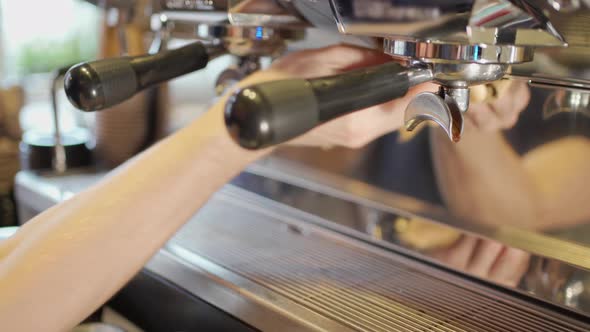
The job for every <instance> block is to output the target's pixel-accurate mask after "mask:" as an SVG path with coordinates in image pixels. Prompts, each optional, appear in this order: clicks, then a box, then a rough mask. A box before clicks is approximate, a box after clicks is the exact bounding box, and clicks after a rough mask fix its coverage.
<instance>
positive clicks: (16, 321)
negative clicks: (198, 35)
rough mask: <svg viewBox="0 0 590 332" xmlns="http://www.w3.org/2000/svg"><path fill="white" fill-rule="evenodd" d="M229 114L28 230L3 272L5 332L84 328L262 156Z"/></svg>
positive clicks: (0, 314)
mask: <svg viewBox="0 0 590 332" xmlns="http://www.w3.org/2000/svg"><path fill="white" fill-rule="evenodd" d="M220 107H221V106H218V107H217V108H215V109H213V110H211V111H210V112H209V113H207V114H206V115H204V116H203V117H204V118H202V119H199V120H198V121H197V122H195V123H193V124H192V125H190V126H189V127H187V128H185V129H183V130H182V131H180V132H179V133H177V134H175V135H174V136H172V137H170V138H168V139H166V140H164V141H162V142H161V143H159V144H158V145H156V146H154V147H153V148H151V149H150V150H148V151H146V152H145V153H143V154H142V155H140V156H139V157H137V158H135V159H134V160H131V161H130V162H128V163H126V164H125V165H123V166H122V167H120V168H119V169H118V170H116V171H115V172H114V173H113V174H112V175H111V176H109V177H108V178H107V179H105V180H104V181H102V182H101V183H100V184H98V185H96V186H94V187H93V188H91V189H89V190H88V191H86V192H84V193H81V194H80V195H77V196H76V197H74V198H72V199H71V200H70V201H67V202H66V203H65V204H61V205H59V206H56V207H54V208H53V209H51V210H49V211H47V213H44V214H41V215H40V216H39V217H37V218H35V219H34V220H32V221H31V222H30V223H28V224H27V225H26V226H24V227H23V229H22V230H21V232H19V233H18V234H17V239H18V245H17V246H16V247H14V248H12V250H11V251H10V254H9V255H7V256H6V257H5V259H4V261H3V262H2V264H1V265H0V294H2V296H1V298H0V321H1V322H2V324H3V328H5V329H6V330H10V331H38V330H41V329H42V330H44V331H59V330H61V329H63V328H64V327H70V326H73V325H75V324H76V323H77V322H78V321H79V320H81V319H83V318H84V317H85V316H86V315H87V314H89V313H91V312H92V311H93V310H94V309H95V308H96V307H98V306H99V305H100V304H102V303H103V302H104V301H106V300H107V299H108V298H109V297H110V296H111V295H112V294H113V293H114V292H116V290H117V289H119V288H120V287H121V286H122V285H124V283H125V282H126V281H127V280H128V279H129V278H130V277H132V276H133V275H134V274H135V273H136V272H137V271H138V270H139V269H140V268H141V267H142V266H143V265H144V263H145V262H146V261H147V260H148V259H149V258H150V257H151V256H152V255H153V254H154V253H155V252H156V251H157V250H158V249H159V248H160V247H161V246H162V245H163V244H164V243H165V242H166V240H167V239H168V238H170V237H171V236H172V235H173V234H174V233H175V232H176V231H177V230H178V229H179V227H180V226H182V225H183V224H184V223H185V222H186V221H187V220H188V219H189V218H190V217H191V216H192V215H193V214H194V213H195V212H196V211H197V210H198V208H199V207H201V206H202V205H203V204H204V203H205V202H206V201H207V200H208V198H209V197H210V195H211V194H212V193H213V192H215V191H216V190H217V189H218V188H219V187H221V186H222V185H224V184H225V183H226V182H227V181H229V180H230V179H231V178H232V177H233V176H234V175H235V174H237V173H238V172H239V171H240V170H242V169H243V167H245V166H246V165H247V164H248V163H249V162H251V161H253V160H254V159H256V158H257V157H259V156H260V155H261V153H263V152H256V153H254V152H248V151H245V150H242V149H240V148H238V147H237V146H236V145H235V144H234V143H233V142H231V141H230V138H229V137H228V136H227V134H226V132H225V129H224V126H223V123H222V121H223V120H222V119H223V116H222V112H221V109H220ZM68 290H69V291H68ZM31 317H34V319H31ZM7 324H8V325H7ZM36 324H42V325H41V326H38V325H36Z"/></svg>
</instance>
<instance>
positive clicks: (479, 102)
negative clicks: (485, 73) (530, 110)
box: [466, 80, 530, 132]
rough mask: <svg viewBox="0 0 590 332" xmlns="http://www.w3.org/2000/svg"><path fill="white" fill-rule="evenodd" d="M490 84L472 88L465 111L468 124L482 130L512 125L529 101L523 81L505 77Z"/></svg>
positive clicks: (492, 130) (527, 90) (488, 130)
mask: <svg viewBox="0 0 590 332" xmlns="http://www.w3.org/2000/svg"><path fill="white" fill-rule="evenodd" d="M489 88H490V86H486V85H478V86H475V87H472V88H471V107H470V108H469V111H468V112H467V113H466V120H467V126H466V130H469V127H472V128H476V129H478V130H481V131H485V132H495V131H498V130H502V129H508V128H512V127H513V126H514V125H515V124H516V122H517V121H518V117H519V115H520V113H521V112H522V111H524V110H525V108H526V106H527V105H528V103H529V99H530V91H529V88H528V86H527V84H526V83H525V82H522V81H512V80H510V81H509V80H504V81H499V82H494V83H493V88H492V89H491V90H493V91H494V93H493V95H494V96H490V89H489Z"/></svg>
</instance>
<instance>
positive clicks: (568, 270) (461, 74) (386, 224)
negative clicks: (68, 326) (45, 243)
mask: <svg viewBox="0 0 590 332" xmlns="http://www.w3.org/2000/svg"><path fill="white" fill-rule="evenodd" d="M152 8H153V10H154V13H153V15H152V27H153V29H154V44H153V45H155V46H154V47H153V48H152V50H151V54H150V55H146V56H141V57H123V58H115V59H106V60H97V61H95V62H89V63H84V64H80V65H78V66H75V67H73V68H72V69H71V70H70V72H69V74H68V76H67V77H66V92H67V93H68V97H69V98H70V100H71V101H72V103H73V104H74V105H75V106H76V107H78V108H80V109H81V110H83V111H100V110H101V109H103V108H106V107H109V106H112V105H114V104H117V103H119V102H122V101H124V100H126V99H127V98H129V97H131V96H132V95H134V94H135V93H137V92H138V91H140V90H142V89H145V88H147V87H149V86H153V85H156V84H158V83H160V82H163V81H166V80H169V79H173V78H175V77H178V76H180V75H184V74H188V73H190V72H193V71H196V70H206V69H203V68H205V67H206V65H207V63H208V61H209V59H211V58H213V57H216V56H217V55H219V54H226V53H230V54H233V55H235V56H237V57H238V58H239V61H238V66H237V67H235V68H231V69H230V70H228V71H226V72H224V74H223V75H221V77H220V78H219V80H218V82H217V83H218V84H217V86H218V88H219V91H220V93H221V92H222V91H226V89H227V88H229V87H230V86H231V85H232V84H233V83H234V82H235V81H237V80H239V79H241V78H242V77H244V76H245V75H248V74H249V73H251V72H253V71H255V70H258V69H260V68H261V67H262V66H261V64H260V59H261V58H262V57H270V58H274V57H276V56H278V55H280V54H281V53H283V52H284V51H285V49H286V47H285V46H286V45H288V44H287V43H288V42H290V41H302V40H303V41H304V40H305V39H306V34H305V32H306V31H308V32H309V31H315V30H317V29H320V30H334V31H335V30H338V31H339V32H340V33H341V34H346V35H354V36H358V37H360V38H362V39H364V40H369V41H371V42H374V41H378V42H379V46H378V48H379V49H381V50H382V51H383V52H384V53H386V54H388V55H390V56H391V57H392V60H393V61H392V62H389V63H386V64H383V65H379V66H375V67H370V68H365V69H360V70H356V71H351V72H346V73H343V74H338V75H334V76H329V77H319V78H314V79H289V80H282V81H274V82H266V83H262V84H256V85H253V86H249V87H245V88H243V89H241V90H238V91H236V92H234V93H233V94H232V96H231V98H230V99H229V101H228V102H227V104H226V106H225V121H226V124H227V128H228V133H229V134H230V135H231V136H232V137H233V139H234V140H235V142H236V144H239V145H240V146H242V147H243V148H246V149H261V148H265V147H268V146H271V145H275V144H279V143H283V142H286V141H288V140H290V139H292V138H294V137H296V136H299V135H301V134H303V133H305V132H307V131H308V130H311V129H312V128H314V127H316V126H318V125H321V124H323V123H325V122H328V121H330V120H332V119H334V118H337V117H340V116H342V115H345V114H348V113H351V112H355V111H358V110H361V109H363V108H367V107H370V106H374V105H379V104H382V103H384V102H388V101H391V100H394V99H396V98H400V97H403V96H405V95H406V94H407V93H408V91H409V90H410V89H411V88H412V87H415V86H418V85H420V84H423V83H428V82H430V83H435V84H436V85H437V86H438V90H437V91H436V92H434V91H433V92H423V93H420V94H417V95H415V96H414V97H413V98H412V100H411V101H410V102H409V104H408V105H407V108H406V109H405V114H404V116H405V126H406V128H405V129H406V130H407V131H418V130H424V128H427V130H428V131H429V132H431V133H439V134H440V133H444V137H446V139H447V140H448V141H449V142H445V143H449V144H451V145H449V146H451V147H452V146H454V145H452V144H465V143H468V142H467V141H468V140H469V139H470V136H468V135H465V137H464V135H463V134H464V128H465V127H467V126H468V124H467V121H468V117H469V112H472V111H473V110H470V96H471V92H470V90H471V89H473V87H476V86H485V87H486V89H487V91H488V92H489V94H490V95H495V94H497V91H495V85H494V84H495V82H497V81H500V80H515V81H521V82H526V83H527V84H528V85H529V86H530V87H531V89H533V98H532V99H531V104H534V105H539V107H538V108H535V107H533V109H531V112H529V111H527V112H528V113H527V114H526V115H525V114H523V115H522V116H521V117H520V120H519V122H518V123H517V125H516V127H519V126H525V125H527V124H530V125H531V126H533V129H535V130H537V131H528V133H529V135H526V137H524V138H521V141H520V142H524V143H522V145H523V146H524V145H526V144H529V145H531V146H533V143H530V142H529V140H528V138H529V136H535V137H541V136H543V137H545V136H547V142H548V143H547V144H549V145H551V142H554V141H558V140H559V139H562V138H564V137H565V136H563V135H562V136H559V135H561V134H559V133H562V132H566V133H568V130H570V129H572V128H574V127H576V128H577V129H579V130H578V132H577V134H576V135H577V136H576V137H578V136H583V134H584V133H585V132H584V129H586V127H585V125H584V124H585V121H587V120H586V117H587V115H586V114H589V113H590V112H589V111H588V106H589V104H590V102H589V101H590V98H588V96H589V93H590V92H589V91H588V88H589V86H590V85H589V83H590V76H587V70H585V68H589V67H590V66H589V64H588V63H587V60H586V59H585V58H584V54H588V53H587V51H588V50H590V48H589V46H590V39H589V37H588V36H590V34H589V33H590V25H588V23H587V22H588V21H587V18H588V17H590V4H587V3H586V2H585V1H582V0H580V1H558V0H466V1H455V0H444V1H429V0H421V1H397V0H330V1H328V0H326V1H318V0H315V1H314V0H290V1H287V0H268V1H248V0H244V1H239V0H229V1H204V0H196V1H173V0H172V1H170V0H168V1H157V2H154V4H153V7H152ZM314 29H315V30H314ZM307 35H309V33H308V34H307ZM171 36H172V37H174V38H182V39H187V40H191V41H193V43H191V44H188V45H187V46H184V47H181V48H178V49H167V47H165V45H166V44H167V41H168V40H169V38H170V37H171ZM195 40H196V42H194V41H195ZM335 42H337V41H335ZM535 91H536V92H535ZM541 96H542V99H543V100H541ZM513 98H517V97H513ZM528 114H533V115H528ZM537 116H538V117H539V119H541V120H538V121H540V122H535V121H537V120H530V119H533V118H535V119H536V118H537ZM552 119H553V120H555V119H558V120H559V121H558V122H557V125H558V126H562V127H564V128H565V129H564V131H561V132H559V131H558V130H554V129H555V128H554V127H551V128H550V129H547V130H546V131H544V129H542V128H541V127H543V126H544V125H542V123H544V122H542V121H547V122H549V121H552ZM529 120H530V121H531V122H529ZM425 122H426V123H431V124H433V125H434V127H432V128H430V127H427V126H426V123H425ZM580 128H581V129H580ZM588 128H590V127H588ZM531 133H536V134H534V135H533V134H531ZM588 133H590V132H588ZM400 135H401V134H400ZM507 135H508V136H510V135H511V134H510V133H508V134H507ZM514 135H516V136H518V133H516V134H514ZM521 136H522V135H521ZM566 136H567V135H566ZM568 137H569V136H568ZM435 143H436V144H438V143H437V142H435ZM435 143H432V142H430V144H435ZM400 144H401V143H400ZM544 144H545V143H543V144H541V143H535V145H534V146H535V147H539V146H543V145H544ZM508 145H509V144H508ZM516 145H518V144H516ZM385 146H386V147H388V145H385ZM457 146H459V145H457ZM451 149H452V148H451ZM486 149H488V147H487V146H486V145H485V141H484V143H482V145H481V150H483V151H485V150H486ZM515 149H517V148H515ZM365 150H366V151H365ZM365 150H363V151H365V152H366V154H367V155H369V156H370V157H368V158H367V160H369V162H368V165H366V164H363V165H364V166H362V167H367V168H368V169H371V166H372V164H375V163H377V160H381V159H387V158H391V157H392V156H391V155H392V154H393V153H394V152H393V150H391V149H388V148H385V149H373V148H372V147H367V148H366V149H365ZM522 150H523V151H525V149H524V148H523V149H522ZM532 150H533V148H530V149H529V150H526V151H527V152H530V151H532ZM567 151H568V152H567V154H566V157H567V158H570V157H571V158H573V156H575V155H577V153H576V152H577V151H583V149H580V150H576V149H573V150H567ZM530 154H533V152H530ZM513 155H516V153H511V154H510V156H513ZM525 157H528V156H527V155H526V153H524V152H523V153H522V158H525ZM393 158H398V159H401V160H402V162H405V161H406V160H408V163H409V162H410V157H409V156H408V155H407V154H406V155H394V156H393ZM513 159H514V158H513ZM513 159H510V160H513ZM428 160H429V161H431V160H430V159H428ZM573 160H578V159H576V158H573V159H572V161H571V163H570V164H574V163H575V162H574V161H573ZM554 161H555V160H551V159H550V160H544V161H543V165H545V166H547V167H548V168H549V169H550V170H551V172H553V173H552V174H554V175H557V173H561V172H564V173H567V172H573V171H572V169H573V168H563V169H562V168H558V169H552V168H551V167H549V165H552V164H553V162H554ZM436 162H437V161H433V163H436ZM555 162H556V161H555ZM580 163H582V162H580ZM385 165H389V164H387V163H386V164H385ZM581 165H584V164H583V163H582V164H581ZM455 166H456V167H459V166H461V165H460V164H458V163H457V164H451V167H455ZM493 166H495V167H496V168H497V170H498V172H500V171H501V170H502V169H503V167H504V166H505V165H504V163H503V161H502V160H498V164H497V165H496V164H494V165H493ZM359 167H360V166H359ZM580 167H582V166H580ZM554 168H555V167H554ZM361 171H363V170H359V169H357V170H356V171H355V172H347V173H342V172H333V171H330V170H326V169H322V168H321V167H318V166H317V165H316V164H315V163H314V162H309V161H307V160H306V161H303V160H302V159H298V158H297V157H284V156H283V155H271V156H270V157H268V158H266V159H264V160H262V161H259V162H257V163H255V164H253V165H251V166H250V167H249V168H248V169H246V170H244V172H243V173H242V174H240V175H239V176H237V177H236V178H235V179H234V180H233V181H232V182H231V183H228V184H227V185H226V186H225V187H224V188H223V189H222V190H220V191H219V192H218V193H216V194H215V195H214V196H213V197H212V199H211V200H210V202H209V203H208V204H207V205H206V206H205V207H204V208H203V209H202V210H201V211H199V212H198V213H197V214H196V215H195V216H194V218H192V220H190V221H189V222H188V223H187V224H186V226H185V227H184V228H183V229H181V230H180V231H179V232H178V233H177V235H176V236H175V237H174V238H173V239H171V240H170V241H169V242H168V244H167V245H166V246H164V247H163V248H162V249H161V251H160V252H159V253H158V254H157V255H156V256H154V257H153V258H152V260H150V262H149V263H148V264H147V265H146V266H145V268H144V270H143V271H142V272H141V273H140V274H139V275H138V276H137V277H136V278H134V279H133V280H132V281H131V282H130V283H129V284H128V285H127V286H126V287H125V288H124V289H123V290H122V291H121V292H120V293H119V294H117V295H116V296H115V297H114V298H113V299H112V300H111V301H110V302H109V303H108V305H109V306H110V307H112V308H113V309H114V310H116V311H118V312H119V313H120V314H121V315H123V316H125V317H126V318H127V319H129V320H130V321H132V322H134V323H135V324H137V325H138V326H139V327H141V328H143V329H144V330H146V331H152V330H154V331H156V330H157V331H160V330H182V331H185V330H186V331H191V330H197V329H200V330H203V329H204V330H232V331H235V330H245V331H276V330H280V329H281V330H282V329H285V330H289V331H291V330H293V331H428V330H432V331H587V330H589V329H590V274H589V272H588V271H589V270H590V259H589V258H590V242H588V240H587V238H588V237H587V236H586V235H585V234H589V233H588V232H587V230H589V229H590V228H589V227H590V226H588V225H587V223H584V222H578V223H576V224H575V225H573V224H572V225H571V226H568V227H565V226H564V228H563V229H558V230H555V229H551V230H547V231H546V230H543V229H537V228H535V227H533V226H531V227H527V226H522V225H515V224H514V223H512V222H506V224H503V223H501V222H498V223H497V224H489V223H478V222H476V221H474V220H475V219H476V218H475V217H474V218H473V219H474V220H469V219H465V218H458V217H457V215H456V214H454V212H453V211H452V209H451V208H450V207H449V206H447V205H448V204H445V203H447V202H446V201H442V202H438V203H437V202H432V201H429V200H427V199H422V198H421V197H419V196H418V195H413V194H412V193H410V192H409V191H404V190H403V189H402V190H397V189H392V187H388V186H386V185H385V184H383V183H380V182H378V181H368V180H367V178H366V177H363V176H358V174H360V173H362V172H361ZM386 171H387V170H386ZM437 174H438V173H437ZM550 174H551V173H550ZM386 175H387V176H386V180H390V179H391V178H395V177H401V176H402V175H398V174H397V173H396V172H395V171H394V169H393V168H392V169H391V170H389V173H387V172H386ZM101 176H102V174H98V175H97V174H92V175H89V176H87V177H84V179H81V178H80V175H76V176H75V178H68V179H67V180H66V181H65V182H63V183H66V184H63V183H62V184H56V180H55V179H50V180H44V179H41V178H40V177H39V176H37V175H33V174H20V175H19V178H18V179H17V181H18V182H19V183H20V184H21V194H22V195H32V194H31V192H30V191H27V190H26V189H25V188H31V187H34V186H37V187H39V188H41V189H42V190H40V194H38V195H37V196H35V197H36V204H38V205H39V206H50V205H52V204H55V203H58V202H59V201H61V200H64V199H66V198H67V197H70V196H71V195H72V194H74V193H76V192H78V191H80V190H83V189H84V188H85V187H87V186H89V185H90V184H91V183H93V182H95V181H97V180H98V179H99V178H100V177H101ZM481 180H482V182H481V183H482V185H483V184H484V183H486V182H485V181H483V180H484V179H481ZM423 181H424V179H423V178H420V176H417V175H412V174H410V175H409V176H408V182H410V183H411V184H415V185H419V184H420V182H423ZM572 181H574V180H572ZM40 182H41V183H43V186H39V183H40ZM460 183H461V182H460ZM568 183H570V184H573V183H575V181H574V182H568ZM429 185H430V184H429V183H426V186H429ZM512 185H513V184H511V183H509V184H508V185H507V187H506V189H505V190H506V191H510V190H513V189H514V188H516V184H514V186H512ZM552 185H553V186H555V184H552ZM548 186H549V185H548ZM56 188H57V189H56ZM547 188H550V187H547ZM547 190H549V189H547ZM56 192H57V194H56ZM468 194H469V193H466V194H465V195H468ZM22 195H21V196H22ZM458 199H459V200H460V199H462V197H458ZM40 202H44V203H40ZM514 204H517V203H514ZM580 205H583V203H581V204H580ZM500 208H501V207H500V206H497V209H500ZM513 210H515V211H516V210H518V209H517V206H514V207H513ZM582 210H583V207H581V206H580V211H582ZM334 211H339V212H341V214H340V215H338V216H335V214H334ZM492 211H493V210H492ZM580 214H583V213H581V212H580ZM582 219H583V218H582ZM555 223H556V224H559V223H560V220H558V219H556V220H555ZM564 223H565V222H564ZM425 239H430V240H432V241H430V242H431V243H433V242H436V243H437V245H436V246H433V245H432V244H431V243H430V244H428V243H426V242H428V241H425ZM423 243H426V244H423ZM468 243H473V247H472V249H473V248H474V249H473V251H471V252H470V251H467V253H465V252H464V251H461V250H462V249H465V248H466V246H468V245H467V244H468ZM435 247H436V248H435ZM492 247H493V248H501V249H497V250H499V252H500V256H499V257H500V258H498V259H497V260H495V261H493V262H492V263H493V264H492V263H490V266H491V267H489V271H493V270H494V268H493V267H496V266H501V265H505V267H506V268H505V270H507V271H509V272H506V273H505V275H510V277H505V278H499V277H497V275H494V274H493V273H483V274H482V273H479V272H476V271H475V270H473V269H470V265H477V264H476V263H470V264H464V265H461V264H455V262H456V261H457V258H458V257H463V256H466V255H467V256H468V258H470V259H471V261H472V262H473V261H474V259H475V258H478V257H479V256H482V255H483V254H482V252H485V253H489V252H491V251H493V249H490V248H492ZM486 248H487V249H486ZM478 249H482V250H483V249H486V250H483V251H482V250H479V251H478Z"/></svg>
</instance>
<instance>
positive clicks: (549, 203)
mask: <svg viewBox="0 0 590 332" xmlns="http://www.w3.org/2000/svg"><path fill="white" fill-rule="evenodd" d="M527 103H528V90H527V88H526V86H524V85H523V84H515V85H513V87H512V89H511V92H510V93H509V94H507V95H506V96H504V97H502V98H500V99H499V100H497V101H496V102H494V103H493V104H491V105H485V104H480V105H474V107H472V109H470V111H469V112H470V113H472V114H471V115H470V117H469V118H468V121H467V123H466V128H465V135H464V137H463V139H462V141H461V142H460V143H457V144H454V143H451V142H449V140H448V138H446V139H445V136H444V135H443V134H441V133H440V132H439V131H437V130H432V131H431V145H432V153H433V160H434V166H435V172H436V178H437V181H438V183H439V188H440V191H441V194H442V196H443V197H444V200H445V202H446V203H447V205H448V207H449V208H450V210H451V211H452V212H453V213H454V214H455V215H456V216H458V217H459V218H462V219H465V220H468V221H474V222H479V223H485V224H488V225H507V226H518V227H527V228H536V229H538V228H542V229H547V228H559V227H564V226H568V225H573V224H579V223H581V222H584V221H585V220H588V219H589V218H590V209H589V208H587V207H586V203H584V201H585V200H586V198H587V197H588V196H589V195H590V186H588V185H587V184H588V183H589V181H590V174H589V173H588V171H587V170H588V168H589V167H590V141H589V140H587V139H584V138H575V137H573V138H565V139H561V140H559V141H555V142H553V143H550V144H546V145H542V146H540V147H538V148H536V149H534V150H532V151H531V152H529V153H527V154H526V155H524V156H519V155H518V154H516V152H515V151H514V150H513V149H512V147H511V146H510V145H509V144H508V142H507V141H506V140H505V139H504V137H503V135H502V134H501V133H500V132H499V129H500V128H502V127H509V126H511V125H512V124H513V123H514V122H515V120H516V116H517V115H518V113H519V112H520V111H521V110H522V109H524V107H526V104H527Z"/></svg>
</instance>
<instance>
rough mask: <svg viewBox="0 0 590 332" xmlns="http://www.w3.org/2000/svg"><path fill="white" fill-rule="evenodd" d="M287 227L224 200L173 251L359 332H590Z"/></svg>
mask: <svg viewBox="0 0 590 332" xmlns="http://www.w3.org/2000/svg"><path fill="white" fill-rule="evenodd" d="M216 200H217V199H216ZM285 219H286V218H283V217H281V216H276V215H271V214H270V212H268V211H266V210H262V209H255V208H253V207H252V206H247V205H245V204H239V203H238V202H235V201H233V200H230V199H226V198H224V199H221V204H208V205H207V206H206V207H205V208H204V209H203V210H201V212H200V213H199V214H198V215H197V217H196V218H195V220H192V221H191V222H189V223H188V224H187V225H186V226H185V227H184V228H183V229H182V230H181V231H180V232H179V233H178V234H177V236H176V237H175V238H174V239H173V240H172V243H173V244H175V245H179V246H182V247H183V248H184V249H186V250H189V251H191V252H194V253H195V254H197V255H199V256H202V257H204V258H206V259H208V260H210V261H212V262H214V263H216V264H218V265H220V266H223V267H225V268H227V269H228V270H231V271H232V272H234V273H236V274H239V275H241V276H243V277H246V278H248V279H249V280H251V281H254V282H256V283H258V284H260V285H262V286H264V287H266V288H268V289H271V290H272V291H274V292H276V293H278V294H280V295H282V296H284V297H286V298H288V299H290V300H292V301H294V302H296V303H298V304H300V305H302V306H305V307H307V308H308V309H310V310H313V311H315V312H316V313H319V314H321V315H323V316H326V317H328V318H330V319H332V320H334V321H337V322H339V323H341V324H343V325H346V326H348V327H350V328H352V329H354V330H358V331H478V332H479V331H535V332H537V331H588V330H590V327H589V326H586V325H583V324H581V323H578V322H577V321H574V320H568V319H565V318H564V317H561V316H559V315H557V314H555V313H552V312H550V311H547V310H543V309H540V308H538V307H535V306H529V305H527V304H525V303H523V302H518V301H511V299H510V298H508V297H504V296H500V295H496V294H497V293H495V292H484V291H481V290H479V289H474V288H473V287H468V286H466V285H460V284H457V283H454V282H451V281H449V280H448V279H446V280H444V278H442V273H441V275H440V276H437V275H435V274H433V273H430V272H426V270H425V271H422V270H421V269H420V267H419V266H416V265H415V264H410V263H409V262H408V261H406V260H405V259H404V258H397V257H396V256H395V255H393V254H390V253H387V252H383V253H380V252H378V251H376V250H371V249H370V248H367V247H365V246H363V245H358V244H357V243H356V242H354V241H349V240H347V239H345V238H341V237H340V236H339V235H333V234H332V233H329V232H324V231H323V230H318V229H316V228H315V227H314V226H308V227H306V226H305V225H304V226H303V228H302V227H300V226H301V224H300V223H299V224H298V223H295V224H290V223H289V222H288V221H285Z"/></svg>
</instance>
